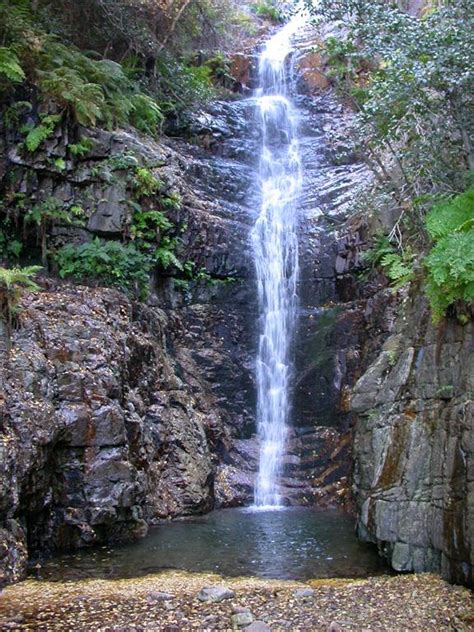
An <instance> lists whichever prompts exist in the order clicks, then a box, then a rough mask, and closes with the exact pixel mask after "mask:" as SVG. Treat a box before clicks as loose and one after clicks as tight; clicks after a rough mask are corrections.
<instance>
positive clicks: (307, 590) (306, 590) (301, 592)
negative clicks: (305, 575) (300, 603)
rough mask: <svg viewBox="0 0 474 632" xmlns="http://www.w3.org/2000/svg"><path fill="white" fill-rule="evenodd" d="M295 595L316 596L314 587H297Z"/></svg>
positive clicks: (304, 597)
mask: <svg viewBox="0 0 474 632" xmlns="http://www.w3.org/2000/svg"><path fill="white" fill-rule="evenodd" d="M293 597H294V598H295V599H309V598H310V597H314V590H313V589H312V588H297V589H296V590H294V591H293Z"/></svg>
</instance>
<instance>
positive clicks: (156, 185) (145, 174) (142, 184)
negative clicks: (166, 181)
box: [132, 167, 164, 197]
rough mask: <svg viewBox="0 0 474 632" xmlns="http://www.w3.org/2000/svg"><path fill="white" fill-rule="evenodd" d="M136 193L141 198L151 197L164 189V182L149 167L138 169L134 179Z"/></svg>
mask: <svg viewBox="0 0 474 632" xmlns="http://www.w3.org/2000/svg"><path fill="white" fill-rule="evenodd" d="M132 185H133V188H134V189H135V192H136V193H137V195H138V196H140V197H149V196H151V195H154V194H155V193H157V192H158V191H159V190H160V189H161V188H163V186H164V185H163V182H162V181H161V180H160V179H159V178H157V177H156V176H155V175H153V173H152V172H151V171H150V169H148V168H147V167H137V168H136V169H135V173H134V175H133V179H132Z"/></svg>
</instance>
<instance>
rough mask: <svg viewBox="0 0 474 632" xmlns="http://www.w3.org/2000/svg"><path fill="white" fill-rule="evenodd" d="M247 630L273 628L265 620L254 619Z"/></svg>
mask: <svg viewBox="0 0 474 632" xmlns="http://www.w3.org/2000/svg"><path fill="white" fill-rule="evenodd" d="M245 630H248V632H271V630H272V629H271V627H270V626H268V625H267V624H266V623H265V621H254V622H253V623H251V624H250V625H248V626H247V627H246V628H245Z"/></svg>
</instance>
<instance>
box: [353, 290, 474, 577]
mask: <svg viewBox="0 0 474 632" xmlns="http://www.w3.org/2000/svg"><path fill="white" fill-rule="evenodd" d="M473 394H474V339H473V327H472V322H471V323H470V324H469V325H466V326H461V325H459V324H457V322H456V321H455V320H454V319H452V320H447V321H445V322H444V323H442V324H441V325H439V326H438V327H434V326H433V325H432V324H431V322H430V316H429V310H428V309H427V306H426V303H425V301H424V299H423V298H422V297H420V296H415V297H414V298H412V299H409V300H408V299H407V301H406V302H405V304H404V305H403V307H402V308H401V311H400V313H399V315H398V318H397V321H396V329H395V331H394V332H393V335H391V336H390V337H389V338H388V339H387V340H386V341H385V343H384V345H383V347H382V349H381V352H380V354H379V355H378V357H377V359H376V360H375V362H374V363H373V364H372V365H371V366H370V367H369V369H368V371H367V372H366V373H364V375H363V376H362V377H361V378H360V380H359V381H358V382H357V384H356V386H355V389H354V394H353V399H352V408H353V410H354V411H355V412H356V413H357V414H358V419H357V423H356V426H355V439H354V458H355V472H354V489H355V493H356V500H357V506H358V511H359V527H358V530H359V535H360V536H361V537H362V538H363V539H364V540H368V541H371V542H376V543H377V544H378V546H379V549H380V551H381V552H382V553H383V554H384V555H386V557H387V558H388V559H389V561H390V562H391V564H392V566H393V567H394V568H395V569H396V570H401V571H412V570H413V571H436V572H439V571H440V572H441V573H442V574H443V576H444V577H446V578H448V579H450V580H452V581H454V582H458V583H464V584H470V585H472V584H473V563H474V416H473V412H474V408H473V401H472V399H473Z"/></svg>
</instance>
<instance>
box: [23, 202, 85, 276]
mask: <svg viewBox="0 0 474 632" xmlns="http://www.w3.org/2000/svg"><path fill="white" fill-rule="evenodd" d="M25 223H26V224H28V223H33V224H36V226H37V234H38V239H39V242H40V245H41V262H42V264H43V266H44V267H45V268H47V267H48V234H49V233H50V231H51V228H53V227H54V226H57V225H67V226H71V225H76V226H82V225H83V223H84V222H83V211H82V209H81V208H80V207H78V206H72V207H67V206H65V205H64V203H63V202H61V201H60V200H58V199H56V198H53V197H50V198H48V199H47V200H45V201H43V202H39V203H38V204H35V205H34V206H33V207H32V208H31V209H30V210H29V211H28V212H27V213H26V214H25Z"/></svg>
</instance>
